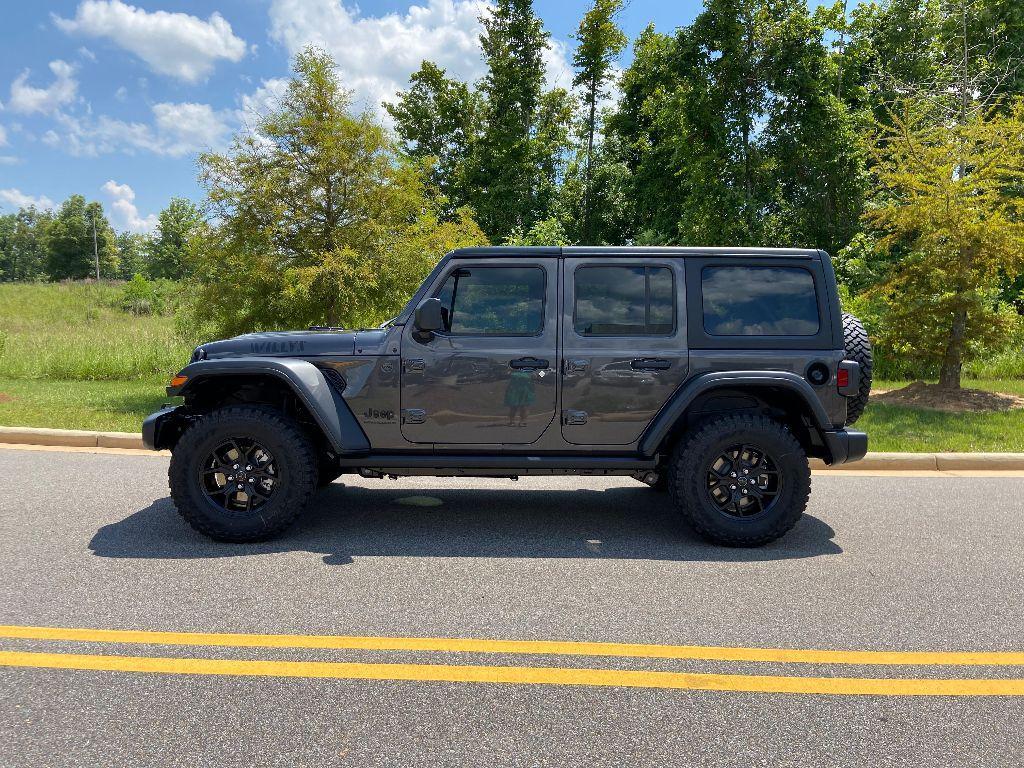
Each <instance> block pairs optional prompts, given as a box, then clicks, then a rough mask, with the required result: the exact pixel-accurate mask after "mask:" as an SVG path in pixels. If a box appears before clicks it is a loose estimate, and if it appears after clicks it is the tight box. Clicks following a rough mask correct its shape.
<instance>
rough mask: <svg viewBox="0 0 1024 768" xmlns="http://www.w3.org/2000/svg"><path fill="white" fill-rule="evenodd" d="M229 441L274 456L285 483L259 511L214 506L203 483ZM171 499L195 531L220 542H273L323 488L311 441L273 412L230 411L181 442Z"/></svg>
mask: <svg viewBox="0 0 1024 768" xmlns="http://www.w3.org/2000/svg"><path fill="white" fill-rule="evenodd" d="M227 438H246V439H252V440H256V441H258V442H259V444H261V445H263V446H265V447H266V448H267V450H269V451H270V453H271V454H272V455H273V456H274V459H275V464H276V465H278V466H277V467H276V469H277V472H278V475H279V479H278V480H277V483H279V484H277V485H275V487H274V491H273V493H272V495H271V496H270V498H268V499H267V501H266V502H264V503H263V504H262V505H260V506H259V507H257V508H256V510H254V511H252V512H250V513H247V514H241V513H234V514H232V513H230V512H228V511H226V510H224V509H221V508H219V507H218V506H217V505H216V504H215V503H213V502H212V501H211V500H210V499H209V498H208V497H207V495H206V493H205V492H204V490H203V487H202V483H201V480H200V469H201V465H202V463H203V462H204V461H205V460H206V459H207V457H208V456H209V455H210V454H211V452H212V451H214V449H215V448H216V447H217V445H218V443H221V442H223V441H224V440H225V439H227ZM168 475H169V479H170V485H171V498H172V499H173V500H174V505H175V506H176V507H177V509H178V513H179V514H180V515H181V516H182V517H183V518H185V520H186V521H187V522H188V524H189V525H191V526H192V527H193V528H195V529H196V530H197V531H199V532H200V533H203V534H205V535H207V536H209V537H210V538H213V539H216V540H217V541H229V542H250V541H261V540H263V539H268V538H270V537H272V536H274V535H276V534H278V533H280V532H281V531H283V530H284V529H285V528H287V527H288V526H289V525H291V524H292V523H293V522H294V521H295V519H296V518H297V517H298V516H299V514H300V513H301V512H302V511H303V509H305V507H306V505H307V503H308V502H309V499H310V496H312V494H313V491H315V490H316V487H317V459H316V453H315V451H314V450H313V446H312V445H311V443H310V441H309V438H308V437H307V436H306V435H305V433H304V432H303V431H302V430H301V429H300V428H299V426H298V425H297V424H296V423H295V422H293V421H292V420H291V419H289V418H287V417H286V416H285V415H283V414H282V413H281V412H280V411H278V410H276V409H274V408H271V407H268V406H229V407H225V408H220V409H218V410H215V411H213V412H211V413H209V414H207V415H206V416H204V417H202V418H201V419H199V420H197V421H196V422H195V423H194V424H193V425H192V426H191V427H189V428H188V430H186V432H185V433H184V434H183V435H182V436H181V439H180V440H179V441H178V443H177V445H176V446H175V447H174V451H173V453H172V455H171V466H170V469H169V470H168Z"/></svg>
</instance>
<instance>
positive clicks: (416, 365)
mask: <svg viewBox="0 0 1024 768" xmlns="http://www.w3.org/2000/svg"><path fill="white" fill-rule="evenodd" d="M427 295H429V296H436V297H438V298H439V299H440V300H441V304H442V306H443V308H444V310H443V312H444V317H445V323H446V328H445V330H443V331H441V332H439V333H436V334H434V335H433V336H432V337H431V338H429V339H417V338H416V335H415V333H414V329H413V323H411V322H410V323H408V324H407V325H406V328H405V331H404V333H403V337H402V396H401V397H402V414H401V415H402V435H403V437H405V439H406V440H409V441H411V442H414V443H435V444H438V445H477V446H484V445H507V444H511V445H523V444H529V443H532V442H535V441H536V440H537V439H538V438H539V437H540V436H541V434H542V433H543V432H544V430H545V429H547V427H548V426H549V425H550V424H551V422H552V420H553V419H554V417H555V407H556V398H557V387H558V376H557V373H556V372H557V364H558V358H557V346H558V259H554V258H538V259H532V258H530V259H527V258H522V259H515V260H508V261H498V260H496V259H481V260H478V261H474V260H469V259H452V261H451V263H450V265H449V267H448V269H446V271H445V272H444V273H443V274H441V275H440V276H438V278H437V280H436V281H435V284H434V285H433V286H432V287H431V290H430V292H429V293H428V294H427Z"/></svg>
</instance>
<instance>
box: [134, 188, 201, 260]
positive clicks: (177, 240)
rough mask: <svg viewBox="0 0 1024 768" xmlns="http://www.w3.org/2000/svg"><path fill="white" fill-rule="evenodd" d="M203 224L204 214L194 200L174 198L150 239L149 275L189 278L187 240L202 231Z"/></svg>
mask: <svg viewBox="0 0 1024 768" xmlns="http://www.w3.org/2000/svg"><path fill="white" fill-rule="evenodd" d="M202 223H203V217H202V213H201V212H200V211H199V208H197V207H196V205H195V203H193V202H192V201H191V200H187V199H185V198H183V197H175V198H172V199H171V202H170V203H168V205H167V207H166V208H164V209H163V210H162V211H160V216H159V218H158V220H157V225H156V231H155V232H154V233H153V237H152V239H151V240H150V242H149V264H148V270H147V272H148V274H149V276H150V277H155V278H164V279H167V280H182V279H184V278H186V277H188V269H187V264H186V254H187V251H188V241H189V240H190V239H191V238H192V237H193V236H194V235H195V234H196V233H197V232H198V231H199V229H200V227H201V225H202Z"/></svg>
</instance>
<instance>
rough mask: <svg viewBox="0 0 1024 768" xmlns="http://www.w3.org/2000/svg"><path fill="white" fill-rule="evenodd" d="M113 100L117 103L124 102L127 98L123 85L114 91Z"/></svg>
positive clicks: (126, 91) (126, 90)
mask: <svg viewBox="0 0 1024 768" xmlns="http://www.w3.org/2000/svg"><path fill="white" fill-rule="evenodd" d="M114 98H115V99H117V100H118V101H125V100H126V99H127V98H128V89H127V88H125V87H124V86H123V85H122V86H121V87H120V88H118V89H117V90H116V91H114Z"/></svg>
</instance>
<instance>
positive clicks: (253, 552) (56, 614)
mask: <svg viewBox="0 0 1024 768" xmlns="http://www.w3.org/2000/svg"><path fill="white" fill-rule="evenodd" d="M166 464H167V460H166V459H165V458H162V457H157V456H144V455H139V456H129V455H109V454H87V453H63V452H51V451H27V450H10V449H2V450H0V490H2V493H0V584H2V585H3V586H2V587H0V623H2V624H5V625H15V626H18V627H23V626H38V627H74V628H90V629H119V630H132V629H134V630H160V631H170V632H199V633H225V632H226V633H256V634H266V633H281V634H289V635H299V636H308V635H353V636H370V637H382V638H394V637H414V638H480V639H486V640H561V641H577V642H612V643H644V644H658V645H684V646H714V647H722V646H727V647H739V648H754V649H765V648H783V649H833V650H836V651H865V650H870V651H894V652H914V651H965V652H966V651H970V652H983V653H998V652H1013V651H1022V650H1024V599H1022V598H1024V478H1010V477H969V478H968V477H963V478H953V477H938V476H936V477H849V476H842V477H839V476H835V475H816V476H815V477H814V482H813V485H814V488H813V492H812V497H811V505H810V509H809V513H808V515H807V516H806V517H805V518H804V520H803V521H802V522H801V523H800V524H799V525H798V527H797V528H796V529H795V530H794V531H793V532H791V533H790V534H789V535H788V536H787V537H786V538H784V539H783V540H781V541H779V542H776V543H774V544H772V545H769V546H767V547H764V548H762V549H757V550H731V549H723V548H719V547H715V546H711V545H708V544H705V543H703V542H702V541H700V540H698V539H696V538H695V537H694V536H693V535H692V534H691V533H690V532H689V531H688V530H686V529H685V528H683V527H681V526H680V525H679V524H677V522H676V520H675V519H674V517H673V515H672V511H671V509H670V508H669V506H668V504H667V502H666V500H665V499H664V498H663V497H662V496H660V495H659V494H657V493H655V492H653V491H651V490H650V489H647V488H645V487H643V486H640V485H639V484H637V483H635V482H634V481H631V480H629V479H622V478H610V479H577V478H555V479H523V480H522V481H519V482H512V481H508V480H494V481H477V480H438V479H432V478H425V479H418V480H401V481H388V480H385V481H372V480H358V479H353V478H345V479H344V481H343V482H344V484H343V483H342V482H338V483H335V484H334V485H333V486H331V487H330V488H329V489H327V490H326V491H325V492H323V493H322V494H321V495H320V496H319V497H318V498H317V501H316V503H315V505H314V507H313V509H311V510H310V512H309V514H307V515H306V516H305V517H304V518H303V519H302V520H301V522H300V524H299V525H298V526H297V527H296V528H294V529H293V530H292V531H290V532H289V533H288V534H287V535H286V536H284V537H282V538H280V539H278V540H276V541H273V542H269V543H265V544H259V545H242V546H239V545H222V544H215V543H212V542H209V541H207V540H206V539H204V538H202V537H201V536H199V535H198V534H195V533H194V532H192V531H191V529H189V528H188V527H187V525H185V524H184V523H183V522H182V521H181V520H180V519H179V518H178V516H177V514H176V513H175V511H174V509H173V507H172V505H171V503H170V501H169V499H168V498H167V486H166ZM12 634H14V632H13V630H9V629H7V630H5V629H2V628H0V656H2V655H3V654H4V653H7V654H10V653H14V655H15V656H18V654H19V653H21V656H19V658H21V657H22V656H23V657H24V658H27V659H29V662H28V663H29V664H30V666H9V665H7V662H5V661H4V659H3V658H0V766H5V767H6V766H12V767H13V766H72V765H74V766H79V765H81V766H96V765H103V766H113V765H133V766H134V765H146V766H165V765H174V766H177V765H181V766H199V765H216V766H236V765H237V766H248V765H280V766H321V765H360V766H364V765H394V766H410V765H430V766H449V765H450V766H476V765H515V766H520V765H521V766H549V765H550V766H577V765H578V766H627V765H673V766H705V765H708V766H711V765H715V766H718V765H729V766H762V765H763V766H808V765H814V766H857V767H858V768H862V767H863V766H874V765H878V766H891V765H912V766H960V765H963V766H968V765H970V766H979V765H980V766H1019V765H1020V764H1021V763H1022V762H1024V748H1022V746H1021V739H1020V730H1021V726H1022V723H1024V696H974V695H963V696H906V695H900V694H899V693H898V691H899V690H900V689H899V685H898V684H897V685H895V686H894V687H893V691H897V693H892V692H887V693H882V694H880V695H844V694H843V693H841V692H840V693H832V694H809V693H785V692H777V691H776V692H747V691H744V690H699V688H700V684H697V685H695V686H691V687H683V688H679V689H669V688H663V687H657V686H653V685H646V684H640V685H638V687H621V686H618V685H610V686H594V685H586V684H574V683H571V682H570V684H566V685H553V684H535V685H524V684H512V683H481V682H453V681H451V680H450V679H442V680H441V681H433V680H422V679H404V680H402V679H347V678H346V674H347V673H343V674H340V675H335V676H334V677H332V678H326V679H325V678H318V677H311V676H308V675H300V676H298V677H278V676H257V675H255V674H249V673H247V672H243V673H241V674H230V675H225V674H180V673H172V674H158V673H154V672H141V671H109V670H110V669H115V668H117V669H119V668H118V667H116V665H115V667H103V668H101V669H100V670H83V669H55V668H49V667H52V666H54V665H53V664H51V663H50V662H40V663H38V665H37V664H36V662H34V661H33V659H37V658H39V659H43V658H46V659H50V658H56V659H63V658H72V657H75V656H76V655H103V656H104V657H105V658H106V657H109V656H125V657H129V658H131V659H138V658H143V659H145V658H148V657H159V658H161V659H167V660H170V661H169V662H167V663H171V664H174V663H177V660H180V659H181V658H200V659H203V660H207V661H206V662H204V663H206V664H207V666H216V665H217V664H219V663H220V662H221V660H243V661H246V662H254V663H257V664H259V663H267V662H282V663H283V664H284V665H287V664H292V663H294V662H303V661H314V662H339V663H345V662H350V663H356V664H366V665H368V666H370V667H373V668H374V669H378V670H379V669H381V668H382V667H380V666H379V665H380V664H382V663H383V664H399V665H407V666H408V668H409V669H411V670H413V672H412V675H413V677H415V676H416V675H421V674H423V672H422V670H424V669H428V670H429V669H435V668H436V667H432V666H430V665H455V666H457V667H459V668H460V669H461V668H462V667H463V666H464V665H479V666H486V667H488V668H490V667H502V668H508V667H512V668H520V667H523V668H529V669H538V668H539V669H541V673H542V674H546V671H547V670H546V668H549V667H558V668H565V669H568V670H569V672H568V673H567V674H568V675H569V676H570V677H571V676H572V675H573V674H575V673H576V672H577V671H579V670H583V671H586V670H591V669H601V670H612V671H613V673H614V674H618V673H619V672H620V671H622V672H629V673H632V672H633V671H637V672H645V671H650V672H670V673H676V672H682V673H695V675H696V676H695V678H694V679H697V678H700V677H701V676H702V675H711V676H727V677H723V678H722V679H725V680H727V681H731V680H742V679H747V676H751V677H752V679H753V678H756V679H759V680H760V679H768V680H769V683H768V688H769V689H772V687H773V686H778V685H779V684H778V683H777V682H771V681H778V680H779V679H780V678H790V677H798V678H801V679H803V678H843V679H847V678H850V679H856V680H859V679H863V678H870V679H878V678H882V679H889V678H893V679H894V680H896V682H897V683H899V681H902V680H903V679H905V678H909V679H923V680H932V679H937V678H941V679H951V680H960V679H971V680H976V679H985V680H997V681H1007V680H1010V681H1012V680H1017V681H1019V680H1020V679H1021V678H1024V666H1022V665H1021V662H1020V661H1018V662H1017V663H1016V665H1008V664H1005V663H1003V664H999V663H990V662H989V661H986V659H989V658H990V657H984V658H982V659H981V660H980V661H979V663H975V664H972V665H965V664H959V663H957V664H946V665H938V664H913V665H910V664H902V663H890V664H881V665H878V664H867V663H808V662H800V661H797V662H792V661H790V662H783V661H778V660H771V659H768V660H762V659H755V660H746V661H743V660H735V659H733V660H725V661H723V660H715V659H708V658H698V657H697V656H698V655H699V654H698V655H695V656H694V657H693V658H685V656H686V654H683V656H684V657H681V658H645V657H642V656H641V657H635V656H634V657H630V656H627V655H615V654H611V655H605V656H602V657H598V658H595V657H593V656H592V655H586V654H583V655H573V653H574V652H570V653H565V654H562V653H536V654H534V653H525V654H524V653H506V652H504V651H502V650H501V648H500V647H498V648H496V649H494V650H491V651H490V652H455V651H445V650H422V649H420V650H371V649H358V648H351V647H349V648H309V647H305V648H297V647H273V648H268V647H225V646H223V645H215V644H213V643H212V642H211V643H209V644H207V643H206V641H204V640H199V641H197V642H196V644H193V645H180V644H177V645H176V644H174V643H166V642H160V643H158V642H152V643H150V642H147V641H143V642H83V641H72V640H60V639H38V638H37V639H25V638H21V639H19V638H16V637H13V636H12ZM294 644H295V645H301V643H299V642H296V643H294ZM286 645H287V644H286ZM54 654H55V655H54ZM10 658H13V656H10ZM993 658H994V657H993ZM12 663H13V662H12ZM101 663H106V662H105V661H103V662H101ZM116 663H120V662H116ZM128 663H134V662H128ZM59 665H60V662H57V666H59ZM327 666H329V667H331V668H332V669H340V668H342V667H343V666H344V664H333V665H332V664H328V665H327ZM390 668H391V667H388V668H384V669H390ZM346 669H347V667H346ZM193 671H195V670H193ZM331 674H332V675H334V673H333V672H332V673H331ZM374 674H378V673H376V672H375V673H374ZM456 674H458V670H456ZM378 676H381V677H385V678H386V677H387V674H383V675H378ZM644 679H646V678H644ZM702 679H704V678H702ZM727 685H728V683H727ZM842 685H845V683H843V684H841V685H840V686H839V687H840V689H841V688H842ZM1015 685H1016V684H1015ZM1021 687H1024V685H1022V686H1021ZM964 690H967V689H966V688H965V689H964ZM961 692H963V691H961Z"/></svg>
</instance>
